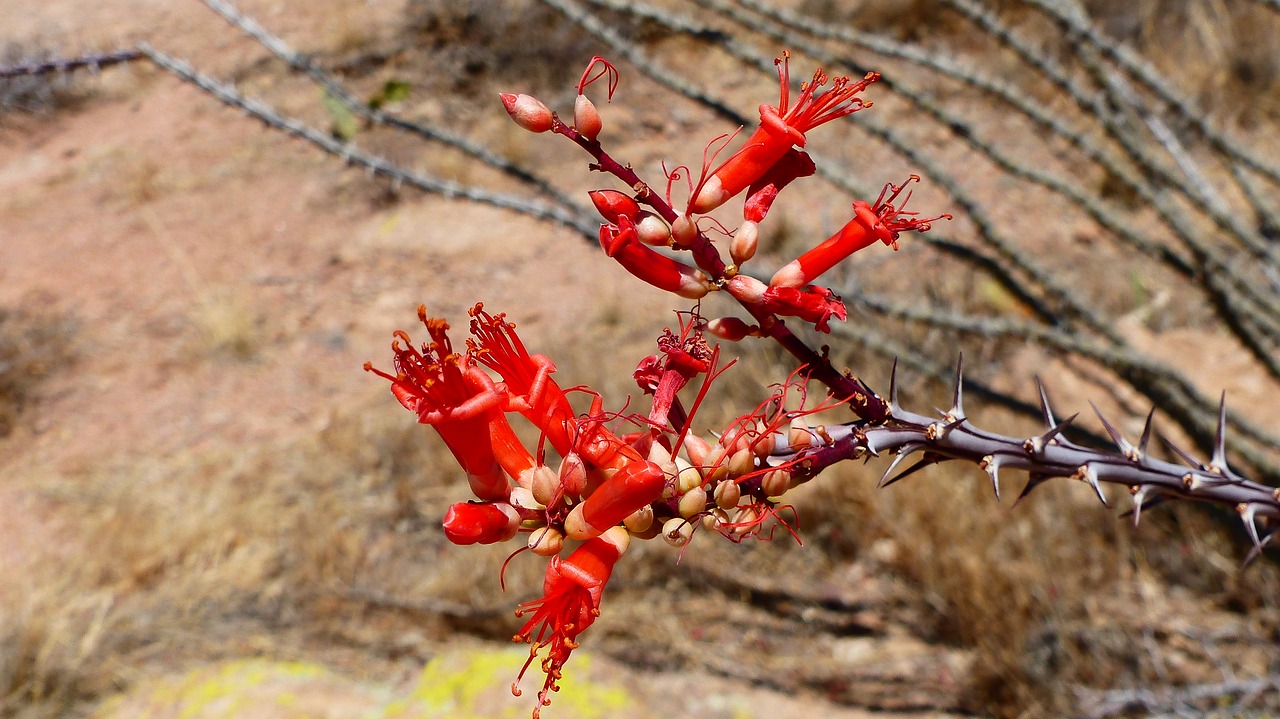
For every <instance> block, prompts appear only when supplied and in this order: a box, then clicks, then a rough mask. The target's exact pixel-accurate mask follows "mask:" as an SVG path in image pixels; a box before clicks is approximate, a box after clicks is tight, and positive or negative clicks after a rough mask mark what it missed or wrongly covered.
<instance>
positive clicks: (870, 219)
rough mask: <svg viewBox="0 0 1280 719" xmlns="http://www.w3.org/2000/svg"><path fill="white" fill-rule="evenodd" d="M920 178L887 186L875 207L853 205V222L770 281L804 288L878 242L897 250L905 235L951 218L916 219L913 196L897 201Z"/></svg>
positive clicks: (862, 204) (781, 285) (855, 203)
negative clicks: (909, 205) (911, 202)
mask: <svg viewBox="0 0 1280 719" xmlns="http://www.w3.org/2000/svg"><path fill="white" fill-rule="evenodd" d="M919 181H920V177H919V175H911V176H910V177H908V178H907V181H906V182H904V183H902V184H901V185H894V184H892V183H890V184H888V185H885V187H884V189H883V190H881V192H880V197H878V198H876V204H875V205H874V206H872V205H868V204H867V203H865V202H863V201H862V200H858V201H856V202H854V203H853V219H852V220H850V221H849V224H847V225H845V226H844V227H843V228H841V229H840V231H839V232H837V233H836V234H834V235H832V236H831V237H829V238H827V239H826V240H824V241H823V242H822V244H820V245H818V246H817V247H815V248H813V249H811V250H809V251H808V252H806V253H804V254H803V255H800V257H798V258H796V259H794V260H792V261H791V262H790V263H788V264H787V265H786V266H784V267H783V268H782V269H780V270H778V272H777V273H776V274H775V275H774V276H773V279H771V280H770V281H769V284H770V285H773V286H775V287H802V286H804V285H807V284H809V283H810V282H812V281H813V280H814V279H816V278H817V277H818V276H819V275H821V274H822V273H824V272H826V271H827V270H829V269H831V268H832V267H835V266H836V264H838V263H839V262H840V261H842V260H844V259H845V258H846V257H848V256H849V255H852V254H853V253H855V252H857V251H858V250H861V249H863V248H864V247H868V246H870V245H872V244H874V243H875V242H876V241H877V240H879V241H880V242H883V243H884V244H886V245H888V246H890V247H892V248H893V249H895V250H896V249H898V235H899V234H900V233H902V232H908V231H915V232H926V231H928V230H929V228H930V227H932V224H931V223H933V222H936V221H938V220H942V219H946V220H949V219H951V215H949V214H942V215H938V216H937V217H927V218H921V217H916V214H917V213H915V212H908V211H907V210H906V206H907V202H908V201H909V200H910V199H911V193H909V192H908V193H907V196H906V197H905V198H903V200H902V204H901V206H898V207H895V206H894V204H893V203H894V202H895V201H896V200H897V199H898V196H899V195H900V194H902V192H903V190H905V189H906V187H907V185H908V184H909V183H911V182H919Z"/></svg>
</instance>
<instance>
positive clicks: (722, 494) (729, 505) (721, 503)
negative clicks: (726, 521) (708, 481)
mask: <svg viewBox="0 0 1280 719" xmlns="http://www.w3.org/2000/svg"><path fill="white" fill-rule="evenodd" d="M741 498H742V488H741V487H739V486H738V483H737V482H734V481H732V480H730V481H726V482H721V483H719V484H717V485H716V491H715V500H716V506H717V507H719V508H720V509H733V508H734V507H737V506H738V500H739V499H741Z"/></svg>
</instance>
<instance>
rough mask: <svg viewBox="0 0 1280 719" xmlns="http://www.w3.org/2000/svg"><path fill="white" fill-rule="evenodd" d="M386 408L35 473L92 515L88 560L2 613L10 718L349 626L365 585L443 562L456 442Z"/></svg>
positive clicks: (85, 538)
mask: <svg viewBox="0 0 1280 719" xmlns="http://www.w3.org/2000/svg"><path fill="white" fill-rule="evenodd" d="M386 409H388V408H387V407H385V406H384V403H382V402H379V403H378V404H377V405H376V406H374V407H366V408H363V409H362V410H361V411H360V412H358V413H355V414H350V415H340V414H337V413H335V414H334V415H332V416H331V417H330V418H329V421H328V423H327V426H326V427H325V428H324V429H322V430H320V431H318V432H317V433H316V434H315V435H313V436H310V437H306V438H304V439H303V440H301V441H298V442H296V443H292V444H289V445H286V446H277V447H265V446H264V447H257V448H248V449H247V450H246V449H245V448H232V447H227V448H225V449H221V450H217V451H211V452H207V453H187V454H180V455H177V456H174V457H170V458H165V459H156V460H154V461H150V462H142V463H139V462H130V463H128V464H125V465H122V466H114V467H113V466H111V465H110V464H104V465H103V466H100V467H95V468H90V469H88V470H87V471H86V472H85V474H84V476H75V477H65V476H64V477H32V478H28V481H29V482H30V483H31V484H32V485H35V486H37V487H38V489H37V491H38V492H39V493H40V494H41V495H43V496H44V497H45V498H46V499H48V500H49V501H50V502H53V503H54V504H56V505H58V506H59V510H58V511H59V512H66V513H70V514H73V515H77V516H79V517H80V518H81V520H82V522H81V525H80V526H81V529H80V531H79V532H77V533H76V536H74V537H71V538H69V539H68V540H67V541H68V543H69V544H70V545H71V546H70V547H68V548H67V553H68V554H71V555H73V556H78V559H76V560H73V561H71V562H70V563H69V566H67V567H65V568H64V569H63V570H62V571H60V572H59V575H60V576H59V578H58V579H57V580H56V581H53V582H50V583H41V584H38V585H37V587H36V589H35V591H32V592H31V593H30V594H29V595H28V596H27V598H26V600H25V604H24V605H23V606H21V607H19V608H17V611H14V608H6V610H5V611H4V612H3V616H2V618H0V715H5V716H54V715H59V714H61V713H63V712H65V711H67V710H68V709H70V708H72V707H75V706H81V707H82V706H84V702H86V701H89V700H93V699H95V698H100V697H102V696H104V695H107V694H109V693H111V692H113V691H116V690H118V689H120V688H121V687H123V686H127V685H128V684H129V683H130V682H131V681H132V680H133V679H134V678H136V677H137V676H138V673H139V672H144V671H146V667H147V666H149V665H150V664H151V663H152V662H155V661H160V662H162V663H164V664H165V665H166V668H167V669H172V668H174V667H175V666H179V665H180V664H181V663H182V662H184V661H198V660H201V659H206V658H209V657H217V656H237V655H241V654H243V653H244V652H245V651H246V650H249V648H250V647H251V646H254V642H253V641H252V640H253V638H254V637H260V636H264V635H273V636H274V637H275V638H274V639H272V640H271V641H270V646H273V647H275V650H276V651H279V649H280V646H281V644H285V645H287V644H288V640H287V639H286V637H287V636H289V635H306V636H318V635H323V634H325V633H326V632H333V631H337V630H338V628H339V626H340V623H341V622H342V621H343V613H342V612H341V611H335V610H336V609H338V608H339V607H341V606H345V605H346V604H347V602H348V600H347V599H346V597H347V595H348V594H349V592H350V590H351V588H352V587H354V586H356V585H368V584H373V585H375V586H377V585H387V584H389V583H390V582H391V580H392V579H394V578H399V577H402V576H406V575H407V576H412V575H415V574H419V575H422V574H429V573H428V572H426V571H424V565H423V564H422V562H424V561H430V557H431V555H433V554H435V552H436V550H437V549H438V545H439V544H440V543H441V542H442V537H439V536H438V535H439V532H438V530H435V529H434V528H432V529H425V527H427V526H428V525H429V524H430V525H434V522H431V523H428V522H424V521H423V517H427V516H429V517H435V516H437V515H439V514H440V513H441V512H442V508H443V504H444V503H445V502H447V501H448V500H449V499H451V498H452V497H453V496H454V495H456V494H458V488H457V487H456V486H454V485H451V480H450V478H451V476H452V475H451V474H450V473H449V472H448V471H447V470H444V471H438V472H437V471H433V470H432V468H433V467H446V466H448V465H447V463H444V462H442V461H441V460H442V459H444V457H443V456H442V454H443V455H444V456H447V453H443V452H442V448H440V447H437V446H436V445H434V444H431V443H429V442H427V441H426V438H425V437H424V432H425V430H424V428H421V427H417V426H414V425H412V424H411V423H408V422H405V421H402V420H405V419H406V418H405V417H403V416H401V415H400V414H398V413H394V412H390V413H389V412H386V411H385V410H386ZM397 420H401V421H397ZM455 479H456V478H455ZM139 528H145V529H144V530H143V531H139ZM77 548H78V551H77ZM416 596H421V595H416ZM304 639H305V637H304ZM258 643H259V644H261V642H260V640H259V642H258ZM303 643H304V644H305V641H304V642H303ZM250 651H252V650H250ZM175 662H176V663H177V664H174V663H175Z"/></svg>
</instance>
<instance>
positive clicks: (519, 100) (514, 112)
mask: <svg viewBox="0 0 1280 719" xmlns="http://www.w3.org/2000/svg"><path fill="white" fill-rule="evenodd" d="M498 97H501V98H502V106H503V107H504V108H506V109H507V114H508V115H510V116H511V119H512V120H515V121H516V124H517V125H519V126H520V127H523V128H524V129H526V130H528V131H529V132H546V131H547V130H550V129H551V125H552V123H553V122H554V121H555V116H554V115H552V114H551V111H550V110H548V109H547V106H546V105H543V104H542V102H541V101H539V100H538V99H537V98H536V97H532V96H530V95H524V94H520V95H512V94H511V93H507V92H504V93H500V94H499V95H498Z"/></svg>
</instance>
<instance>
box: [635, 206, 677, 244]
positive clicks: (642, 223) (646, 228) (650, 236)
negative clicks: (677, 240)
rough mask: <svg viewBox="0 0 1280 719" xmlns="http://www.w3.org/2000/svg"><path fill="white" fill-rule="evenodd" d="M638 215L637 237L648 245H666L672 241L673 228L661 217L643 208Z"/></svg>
mask: <svg viewBox="0 0 1280 719" xmlns="http://www.w3.org/2000/svg"><path fill="white" fill-rule="evenodd" d="M636 217H637V218H638V219H637V220H636V237H638V238H640V241H641V242H643V243H645V244H646V245H653V246H655V247H666V246H667V245H668V244H670V242H671V228H670V227H667V223H666V221H665V220H663V219H662V218H661V217H658V216H657V215H655V214H653V213H652V212H649V211H647V210H641V211H640V212H639V213H638V214H637V215H636Z"/></svg>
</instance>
